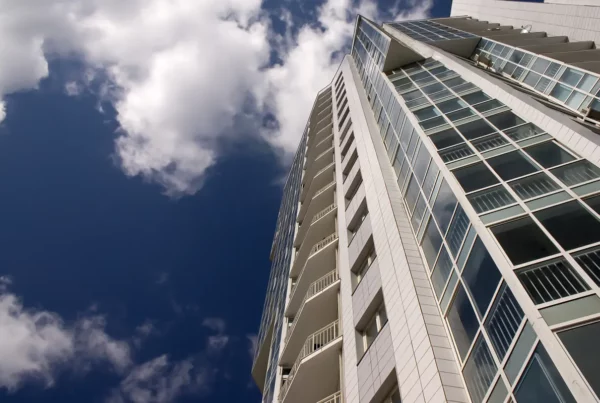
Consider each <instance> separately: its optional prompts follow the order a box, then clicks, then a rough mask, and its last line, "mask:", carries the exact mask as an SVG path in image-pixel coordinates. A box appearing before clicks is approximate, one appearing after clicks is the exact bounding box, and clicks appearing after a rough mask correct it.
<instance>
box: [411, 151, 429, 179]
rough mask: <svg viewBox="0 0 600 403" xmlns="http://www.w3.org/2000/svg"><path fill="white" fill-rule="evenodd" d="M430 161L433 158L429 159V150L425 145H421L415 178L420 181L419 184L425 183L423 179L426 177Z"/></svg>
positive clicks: (416, 161)
mask: <svg viewBox="0 0 600 403" xmlns="http://www.w3.org/2000/svg"><path fill="white" fill-rule="evenodd" d="M429 161H431V157H429V153H428V152H427V148H426V147H425V146H424V145H423V144H421V147H419V152H418V153H417V158H416V160H415V165H414V170H415V176H416V177H417V179H418V180H419V183H423V177H424V176H425V172H426V171H427V165H429Z"/></svg>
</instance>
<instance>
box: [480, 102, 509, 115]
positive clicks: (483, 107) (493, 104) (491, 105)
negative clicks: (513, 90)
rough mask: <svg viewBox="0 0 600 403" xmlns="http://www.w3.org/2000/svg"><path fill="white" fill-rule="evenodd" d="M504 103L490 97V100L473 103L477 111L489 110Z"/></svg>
mask: <svg viewBox="0 0 600 403" xmlns="http://www.w3.org/2000/svg"><path fill="white" fill-rule="evenodd" d="M503 106H504V104H503V103H502V102H500V101H498V100H496V99H492V100H490V101H487V102H484V103H482V104H479V105H475V109H477V110H478V111H479V112H481V113H484V112H487V111H491V110H492V109H496V108H501V107H503Z"/></svg>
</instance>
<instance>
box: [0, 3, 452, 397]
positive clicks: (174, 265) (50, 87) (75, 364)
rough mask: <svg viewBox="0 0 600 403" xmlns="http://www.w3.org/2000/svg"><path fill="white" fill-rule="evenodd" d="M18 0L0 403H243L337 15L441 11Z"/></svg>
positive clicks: (9, 14) (3, 134) (1, 161)
mask: <svg viewBox="0 0 600 403" xmlns="http://www.w3.org/2000/svg"><path fill="white" fill-rule="evenodd" d="M21 3H25V2H20V1H18V0H0V16H2V17H3V18H6V19H5V21H7V20H8V21H11V22H12V24H3V25H4V26H3V27H1V28H0V37H2V39H0V60H3V62H2V65H0V100H1V101H0V102H1V103H0V105H2V108H1V109H2V110H3V111H4V112H3V113H0V115H5V116H4V119H3V120H2V121H1V122H0V188H1V189H2V190H3V191H2V203H1V204H0V205H1V206H2V208H1V209H0V223H1V226H0V244H1V245H2V251H1V253H0V356H2V357H3V359H2V360H1V361H0V400H1V401H2V402H78V403H81V402H111V403H113V402H134V403H138V402H188V401H189V402H191V401H194V402H198V401H206V402H215V403H218V402H234V401H235V402H253V401H254V402H258V401H259V400H260V395H259V393H258V390H257V389H256V387H254V386H253V385H252V384H251V378H250V366H251V360H250V350H251V348H252V339H253V336H254V335H255V334H256V332H257V331H258V328H257V327H258V324H259V321H260V315H261V310H262V304H263V298H264V291H265V288H266V285H267V279H268V270H269V267H270V263H269V260H268V255H269V249H270V245H271V240H272V235H273V228H274V225H275V220H276V215H277V209H278V207H279V201H280V197H281V179H282V177H283V176H284V175H285V172H286V162H287V161H288V156H289V153H290V152H291V151H293V149H294V147H295V143H296V142H297V140H298V139H299V136H300V134H301V132H302V127H303V124H304V122H305V120H306V116H307V114H308V109H309V108H310V104H311V103H312V97H314V93H315V91H316V89H318V88H320V87H322V86H324V85H325V84H326V83H327V82H328V81H329V80H330V78H331V76H332V72H333V71H335V69H337V63H338V62H339V59H337V58H336V57H337V55H335V50H337V49H338V48H339V47H340V45H341V46H343V45H344V44H347V43H348V39H349V37H348V30H349V29H351V27H352V22H353V19H352V15H351V12H356V11H357V10H361V11H362V12H365V13H367V14H368V13H371V15H370V16H371V17H373V18H384V19H389V18H395V17H397V16H398V15H407V13H411V12H413V11H415V10H416V13H417V14H411V15H421V14H423V15H424V14H429V15H434V16H443V15H447V14H448V12H449V3H443V4H442V3H439V4H438V3H431V4H429V3H421V2H420V3H410V2H404V3H395V2H393V1H392V2H387V3H380V4H378V7H376V6H375V5H374V3H370V2H368V1H366V0H365V1H363V2H362V3H358V2H355V3H352V4H350V3H348V1H347V0H328V1H327V2H323V1H320V2H304V3H297V2H283V3H281V2H278V1H273V0H266V1H265V2H264V3H260V2H259V1H240V0H228V1H222V2H214V1H206V2H204V1H203V2H200V1H199V2H198V3H202V4H201V5H198V6H197V8H195V7H196V6H189V5H190V4H192V3H194V2H188V3H185V4H186V5H185V6H182V5H181V4H183V3H181V2H180V1H174V2H168V1H164V0H151V1H150V0H148V1H144V2H142V1H138V0H132V1H131V2H128V3H127V5H125V6H124V5H123V4H121V3H122V2H118V1H114V0H79V1H75V0H64V1H61V2H59V1H51V0H43V1H42V0H40V1H36V2H34V3H28V4H27V6H28V7H27V8H26V9H25V8H23V4H21ZM167 3H169V5H173V7H175V8H177V7H179V8H180V9H179V10H178V11H177V12H171V11H170V10H167V9H164V8H161V7H164V6H165V5H166V4H167ZM298 4H300V5H298ZM189 7H191V9H188V8H189ZM157 10H158V11H159V14H160V15H163V16H165V17H164V18H163V19H160V18H150V20H151V21H150V22H148V21H146V20H145V18H148V17H143V18H142V17H140V15H144V16H147V15H149V14H150V15H151V14H152V13H153V12H157ZM283 10H287V11H283ZM191 11H197V12H202V14H198V15H197V16H193V17H194V18H193V19H192V20H188V17H187V14H189V13H190V12H191ZM349 11H351V12H349ZM419 13H420V14H419ZM3 14H4V15H3ZM65 15H67V16H71V17H73V16H74V17H77V18H75V19H74V20H69V19H66V20H63V18H64V16H65ZM194 19H197V20H198V24H191V23H190V21H192V22H193V20H194ZM157 21H158V22H157ZM203 22H205V23H206V24H205V26H209V27H211V29H213V31H214V32H216V33H220V34H223V35H225V34H228V35H229V34H230V35H231V37H232V38H233V39H227V40H223V39H222V38H221V37H219V36H218V35H216V34H215V35H216V36H215V37H211V36H210V35H209V33H207V32H205V31H202V29H200V28H198V29H200V31H198V32H196V31H193V29H196V25H202V23H203ZM136 24H137V25H136ZM186 24H187V25H186ZM223 24H225V25H226V28H223V29H224V30H223V31H221V29H222V25H223ZM75 34H77V35H76V36H74V35H75ZM153 35H155V36H153ZM148 36H150V37H148ZM192 38H193V39H192ZM320 38H323V42H326V43H325V44H323V43H321V44H319V41H318V40H319V39H320ZM237 40H239V41H242V42H243V41H246V40H251V41H254V45H252V46H246V47H245V49H240V48H239V47H237V48H236V47H235V46H234V45H236V42H235V41H237ZM125 41H130V42H131V43H129V42H125ZM194 41H197V42H199V43H195V42H194ZM223 41H224V42H223ZM212 42H215V43H213V44H212V45H211V43H212ZM315 44H318V46H316V45H315ZM217 45H218V46H217ZM227 45H228V46H230V47H227ZM211 52H213V53H211ZM240 53H241V56H240V55H239V54H240ZM332 55H333V56H332ZM317 56H318V57H317ZM239 57H242V59H239ZM207 60H208V61H209V63H207ZM9 61H11V62H9ZM207 64H208V65H210V66H208V67H207ZM213 65H214V66H213ZM2 71H3V72H2ZM171 84H172V85H171Z"/></svg>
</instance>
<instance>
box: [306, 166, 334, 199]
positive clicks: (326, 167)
mask: <svg viewBox="0 0 600 403" xmlns="http://www.w3.org/2000/svg"><path fill="white" fill-rule="evenodd" d="M331 167H335V161H333V162H331V163H330V164H327V166H325V167H323V168H322V169H320V170H319V172H317V173H316V174H314V175H313V177H312V178H310V182H306V183H305V186H304V188H302V193H301V200H302V201H303V202H304V198H305V197H306V195H307V193H305V192H308V190H309V189H310V185H311V184H312V181H314V180H315V178H316V177H317V176H319V175H321V174H322V173H323V172H325V171H327V170H328V169H329V168H331Z"/></svg>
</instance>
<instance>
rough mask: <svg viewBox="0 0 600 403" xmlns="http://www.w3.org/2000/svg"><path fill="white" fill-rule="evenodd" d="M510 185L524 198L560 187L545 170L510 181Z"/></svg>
mask: <svg viewBox="0 0 600 403" xmlns="http://www.w3.org/2000/svg"><path fill="white" fill-rule="evenodd" d="M510 187H511V188H512V189H513V190H514V191H515V192H516V193H517V194H518V195H519V197H520V198H521V199H523V200H527V199H530V198H532V197H536V196H541V195H543V194H546V193H550V192H552V191H554V190H557V189H559V186H558V185H557V184H556V183H554V181H553V180H552V179H550V178H549V177H548V175H546V174H545V173H543V172H542V173H539V174H536V175H531V176H528V177H526V178H522V179H517V180H515V181H513V182H511V183H510Z"/></svg>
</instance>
